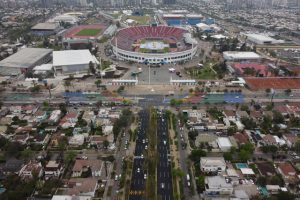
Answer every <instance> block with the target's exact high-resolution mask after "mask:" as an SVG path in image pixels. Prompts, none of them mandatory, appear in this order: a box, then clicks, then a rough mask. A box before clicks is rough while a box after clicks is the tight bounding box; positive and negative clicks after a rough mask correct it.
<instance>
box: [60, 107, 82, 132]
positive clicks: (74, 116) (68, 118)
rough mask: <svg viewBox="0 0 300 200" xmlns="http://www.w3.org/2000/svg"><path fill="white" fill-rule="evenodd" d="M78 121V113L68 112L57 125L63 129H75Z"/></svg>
mask: <svg viewBox="0 0 300 200" xmlns="http://www.w3.org/2000/svg"><path fill="white" fill-rule="evenodd" d="M77 121H78V113H77V112H75V111H74V112H69V113H67V114H66V115H65V116H64V117H63V118H62V119H61V120H60V123H59V125H60V126H61V127H62V128H63V129H66V128H69V127H75V125H76V123H77Z"/></svg>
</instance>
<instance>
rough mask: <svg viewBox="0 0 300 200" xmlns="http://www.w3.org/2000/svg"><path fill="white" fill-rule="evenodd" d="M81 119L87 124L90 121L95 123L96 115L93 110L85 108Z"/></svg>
mask: <svg viewBox="0 0 300 200" xmlns="http://www.w3.org/2000/svg"><path fill="white" fill-rule="evenodd" d="M82 119H83V120H85V121H86V122H87V123H88V125H89V124H90V123H91V122H92V123H95V120H96V116H95V114H94V111H90V110H86V111H84V113H83V115H82Z"/></svg>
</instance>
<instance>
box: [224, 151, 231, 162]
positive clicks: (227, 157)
mask: <svg viewBox="0 0 300 200" xmlns="http://www.w3.org/2000/svg"><path fill="white" fill-rule="evenodd" d="M223 157H224V159H225V160H226V161H232V154H231V153H230V152H225V153H224V154H223Z"/></svg>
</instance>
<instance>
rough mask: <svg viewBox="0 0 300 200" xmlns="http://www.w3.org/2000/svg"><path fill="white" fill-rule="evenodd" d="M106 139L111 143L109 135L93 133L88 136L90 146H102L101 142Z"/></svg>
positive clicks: (99, 147)
mask: <svg viewBox="0 0 300 200" xmlns="http://www.w3.org/2000/svg"><path fill="white" fill-rule="evenodd" d="M106 140H107V141H108V142H109V143H110V144H111V143H113V138H112V140H111V137H110V136H100V135H93V136H90V138H89V144H90V145H92V146H97V148H98V149H101V148H103V142H104V141H106Z"/></svg>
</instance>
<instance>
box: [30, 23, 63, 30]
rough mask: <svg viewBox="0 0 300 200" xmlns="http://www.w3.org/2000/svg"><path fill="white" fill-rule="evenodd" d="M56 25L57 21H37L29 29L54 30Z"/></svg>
mask: <svg viewBox="0 0 300 200" xmlns="http://www.w3.org/2000/svg"><path fill="white" fill-rule="evenodd" d="M58 26H59V25H58V24H57V23H38V24H36V25H35V26H33V27H32V28H31V30H55V29H56V28H57V27H58Z"/></svg>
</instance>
